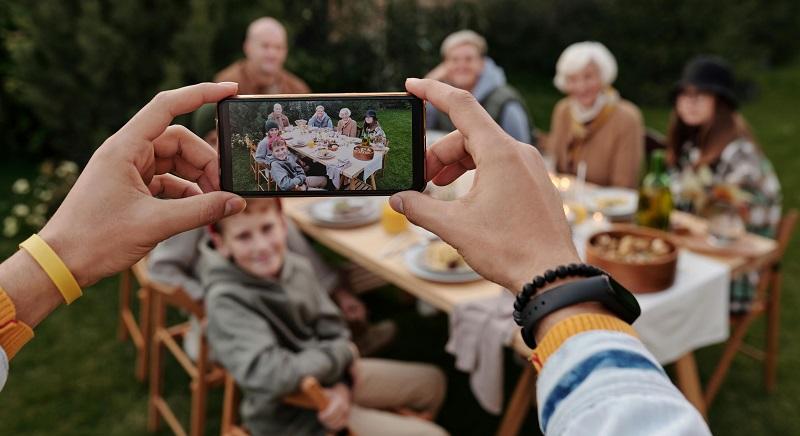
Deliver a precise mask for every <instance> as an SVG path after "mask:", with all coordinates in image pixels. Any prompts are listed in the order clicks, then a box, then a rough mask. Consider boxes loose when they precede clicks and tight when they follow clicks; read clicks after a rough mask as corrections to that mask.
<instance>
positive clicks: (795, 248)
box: [0, 65, 800, 436]
mask: <svg viewBox="0 0 800 436" xmlns="http://www.w3.org/2000/svg"><path fill="white" fill-rule="evenodd" d="M511 77H512V79H516V80H514V83H515V85H518V86H519V88H520V89H521V90H522V91H523V92H524V94H525V95H526V97H527V101H528V104H529V106H530V108H531V110H532V112H533V114H534V117H535V119H536V123H537V125H539V126H545V128H546V126H548V123H549V116H550V113H549V112H550V110H551V108H552V105H553V103H554V102H555V101H556V100H557V99H558V98H559V95H558V94H557V93H556V92H554V91H553V90H552V86H551V85H550V84H549V81H548V80H549V79H548V80H541V81H534V80H530V81H524V80H519V77H518V76H515V75H512V76H511ZM760 82H761V89H762V94H761V97H760V99H759V100H757V101H755V102H753V103H750V104H746V105H745V106H744V113H745V115H746V116H747V118H748V120H749V121H750V122H751V124H752V125H753V127H754V129H755V132H756V134H757V135H758V138H759V139H760V142H761V143H762V145H763V146H764V148H765V149H766V151H767V154H768V155H769V157H770V158H771V159H772V161H773V163H774V165H775V167H776V168H777V170H778V174H779V175H780V177H781V182H782V183H783V187H784V193H785V194H784V195H785V204H786V207H800V198H799V197H798V195H800V194H798V192H800V171H797V168H800V156H799V155H798V154H797V153H796V152H795V150H794V148H793V147H794V146H795V142H796V140H795V138H796V137H797V136H798V134H800V126H798V124H797V120H798V117H797V115H796V111H795V107H796V102H798V101H800V89H798V86H797V85H798V84H799V83H800V65H797V66H794V67H791V68H785V69H781V70H779V71H775V72H770V73H767V74H763V75H762V76H761V77H760ZM643 112H644V114H645V118H646V120H647V124H648V126H651V127H654V128H656V129H658V130H661V131H663V130H664V128H665V126H666V117H667V110H666V109H665V108H663V107H660V108H658V107H657V108H649V107H646V108H643ZM390 119H391V117H388V118H387V117H385V116H384V117H382V119H381V121H382V123H383V124H384V128H386V129H387V133H388V134H389V136H390V138H391V139H392V154H391V156H390V161H391V160H393V159H395V158H397V157H398V156H399V155H400V154H399V153H397V154H395V151H396V149H395V146H396V143H395V138H394V137H393V136H392V135H393V134H394V133H389V132H390V130H389V128H391V125H392V123H391V121H390ZM32 171H34V166H33V165H31V164H25V163H19V162H7V161H3V162H2V163H0V189H3V190H4V189H7V188H6V187H8V186H10V184H11V182H12V181H13V180H14V179H15V178H16V177H19V176H21V175H25V174H31V172H32ZM391 174H392V171H390V170H389V168H387V171H386V175H385V177H387V178H388V177H389V176H390V175H391ZM4 200H5V198H4V197H3V196H0V204H2V202H3V201H4ZM15 242H17V241H8V240H2V239H0V257H2V256H6V255H8V254H10V253H11V252H12V251H13V250H14V247H15ZM798 256H800V240H797V241H795V243H794V244H792V246H791V248H790V250H789V253H788V255H787V259H786V262H785V263H784V271H785V280H784V291H785V292H784V300H783V317H782V337H781V345H782V348H781V355H780V370H779V386H778V390H777V392H776V393H775V394H772V395H768V394H766V393H765V392H764V390H763V388H762V383H761V366H760V364H759V363H757V362H755V361H753V360H751V359H749V358H747V357H744V356H740V357H738V358H737V359H736V361H735V362H734V365H733V367H732V369H731V373H730V376H729V379H728V381H727V382H726V384H725V385H724V386H723V388H722V390H721V391H720V394H719V396H718V399H717V402H716V404H715V405H714V407H713V408H712V409H711V412H710V423H711V428H712V430H713V431H714V433H715V434H720V435H773V434H782V435H794V434H800V420H798V419H797V417H796V415H795V414H796V413H797V412H796V411H797V410H798V409H800V377H798V376H797V375H796V374H795V373H794V371H795V370H797V369H798V368H800V344H798V343H797V342H796V341H794V340H793V339H794V336H795V335H797V334H800V295H799V294H798V292H797V289H798V288H799V287H800V257H798ZM116 286H117V280H116V279H109V280H105V281H103V282H101V283H99V284H97V285H95V286H93V287H92V288H90V289H87V290H86V293H85V296H84V297H83V298H82V299H81V300H80V301H79V302H77V303H76V304H75V305H73V306H71V307H69V308H65V307H63V308H60V309H59V310H57V311H56V313H55V314H54V315H53V316H52V317H50V318H49V319H47V320H46V321H45V322H44V323H43V324H42V325H41V326H40V327H39V328H38V329H37V332H36V333H37V337H36V339H35V340H33V341H32V342H30V343H29V344H28V345H27V346H26V347H25V349H24V350H23V351H22V352H21V353H20V354H19V355H18V356H17V357H16V358H15V360H14V361H13V362H12V369H11V377H10V379H9V381H8V384H7V385H6V387H5V389H4V391H3V392H2V394H0V435H12V434H20V435H23V434H24V435H53V434H58V435H81V436H84V435H141V434H146V428H145V424H146V406H147V387H146V386H145V385H141V384H139V383H137V382H136V381H135V380H134V378H133V355H134V354H133V347H132V346H131V345H130V344H129V343H120V342H117V341H116V339H115V338H116V327H117V315H116V310H117V294H116ZM397 295H398V292H397V290H396V289H393V288H391V287H390V288H387V289H384V290H382V291H381V292H377V293H373V294H370V295H368V296H367V297H366V299H367V301H368V303H369V304H370V307H371V308H372V312H373V315H374V317H375V318H383V317H392V318H394V319H396V320H397V322H398V323H399V325H400V328H401V333H400V337H399V338H398V341H397V343H396V344H395V346H394V347H393V348H392V349H391V350H388V352H387V356H389V357H397V358H405V359H413V360H424V361H429V362H433V363H436V364H438V365H440V366H441V367H442V368H443V369H445V370H446V371H447V372H448V376H449V381H450V385H449V389H448V397H447V401H446V404H445V407H444V409H443V410H442V414H441V416H440V422H441V423H442V424H443V425H444V426H445V427H446V428H447V429H448V430H450V432H451V433H452V434H454V435H485V434H492V433H493V431H494V429H495V428H496V426H497V424H498V422H499V418H497V417H493V416H490V415H488V414H486V413H485V412H483V411H482V410H481V409H480V408H479V407H478V406H477V404H476V402H475V401H474V399H473V397H472V394H471V393H470V390H469V385H468V381H467V376H466V375H465V374H462V373H460V372H458V371H456V370H454V369H453V366H452V358H451V357H450V356H449V355H447V354H446V353H445V352H444V350H443V347H444V342H445V340H446V338H447V320H446V318H445V317H444V316H437V317H434V318H420V317H419V316H417V315H416V313H415V311H414V309H413V306H409V305H407V304H403V303H402V301H401V300H400V299H398V298H397ZM762 329H763V325H762V323H759V324H757V325H756V328H754V329H753V334H752V335H751V337H750V340H751V341H752V342H753V343H756V344H760V343H761V335H760V333H761V332H762V331H763V330H762ZM719 352H720V347H719V346H714V347H709V348H706V349H703V350H700V351H699V352H698V353H697V355H698V364H699V366H700V370H701V375H702V376H703V377H706V378H707V377H708V375H709V373H710V372H711V370H712V369H713V367H714V365H715V363H716V359H717V358H718V356H719ZM507 362H508V363H507V365H506V367H507V370H508V371H507V374H508V376H507V381H506V385H507V386H508V387H509V389H506V395H508V394H509V393H510V384H511V383H512V382H513V379H514V376H515V375H516V374H517V373H518V371H519V366H518V365H517V364H516V363H515V362H514V360H513V359H511V358H509V359H507ZM167 378H168V385H167V387H166V390H167V392H169V397H170V400H171V401H173V402H174V403H175V404H178V405H179V413H180V415H179V416H181V417H184V419H185V417H187V416H188V415H187V414H186V413H185V411H186V410H187V406H188V398H189V396H188V385H187V383H186V381H187V379H186V378H185V377H184V376H182V375H180V371H179V370H178V368H177V367H176V365H175V364H174V362H173V363H172V364H171V366H170V367H169V368H168V377H167ZM219 405H220V395H219V392H218V391H216V392H215V394H214V395H213V396H212V399H211V401H210V405H209V413H208V416H209V421H210V428H209V431H208V433H207V434H218V430H217V429H218V422H219V416H220V409H219ZM465 417H469V418H468V419H465ZM525 428H526V432H525V434H536V433H537V431H536V430H535V429H536V422H535V420H534V419H533V415H531V418H530V419H529V420H528V422H527V423H526V427H525ZM161 434H169V433H168V432H165V431H162V433H161Z"/></svg>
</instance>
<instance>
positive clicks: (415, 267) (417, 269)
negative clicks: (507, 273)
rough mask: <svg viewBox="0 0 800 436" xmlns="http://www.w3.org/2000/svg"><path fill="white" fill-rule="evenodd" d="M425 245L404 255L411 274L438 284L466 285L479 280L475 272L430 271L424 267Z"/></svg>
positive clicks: (410, 249) (415, 247) (413, 248)
mask: <svg viewBox="0 0 800 436" xmlns="http://www.w3.org/2000/svg"><path fill="white" fill-rule="evenodd" d="M427 247H428V244H427V243H424V244H417V245H414V246H413V247H411V248H409V249H408V251H406V253H405V256H404V258H405V262H406V266H407V267H408V270H409V271H410V272H411V274H413V275H415V276H417V277H419V278H421V279H425V280H430V281H432V282H440V283H468V282H474V281H475V280H480V279H481V276H480V274H478V273H476V272H475V271H473V270H471V269H469V270H462V271H457V272H444V271H432V270H430V269H428V267H427V266H426V265H425V249H426V248H427Z"/></svg>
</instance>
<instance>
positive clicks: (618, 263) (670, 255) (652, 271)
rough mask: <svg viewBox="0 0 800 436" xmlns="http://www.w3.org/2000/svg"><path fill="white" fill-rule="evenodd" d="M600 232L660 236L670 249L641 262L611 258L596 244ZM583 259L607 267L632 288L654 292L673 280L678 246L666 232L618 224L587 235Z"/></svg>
mask: <svg viewBox="0 0 800 436" xmlns="http://www.w3.org/2000/svg"><path fill="white" fill-rule="evenodd" d="M603 235H608V236H610V237H612V238H617V239H621V238H622V237H624V236H635V237H637V238H644V239H648V240H653V239H661V240H663V241H664V242H665V243H666V244H667V246H668V247H669V251H668V252H667V253H666V254H662V255H659V256H657V257H654V258H653V259H649V260H648V261H646V262H641V263H633V262H626V261H622V260H619V259H612V258H610V257H608V256H607V255H606V254H605V253H604V252H603V251H602V250H601V249H600V248H598V247H597V245H596V244H597V240H598V239H599V238H601V237H602V236H603ZM586 262H587V263H589V264H591V265H594V266H597V267H599V268H602V269H603V270H605V271H607V272H608V273H609V274H611V276H612V277H614V279H615V280H616V281H618V282H619V283H620V284H622V285H623V286H625V287H626V288H628V290H629V291H631V292H634V293H646V292H657V291H662V290H664V289H667V288H669V287H670V286H672V283H673V282H674V281H675V271H676V269H677V265H678V247H677V246H676V245H675V243H673V242H672V240H671V237H670V235H669V234H668V233H665V232H662V231H658V230H653V229H647V228H642V227H637V226H632V225H617V226H614V227H612V228H611V230H609V231H606V232H600V233H597V234H595V235H592V237H590V238H589V240H588V241H587V243H586Z"/></svg>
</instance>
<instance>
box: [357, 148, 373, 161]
mask: <svg viewBox="0 0 800 436" xmlns="http://www.w3.org/2000/svg"><path fill="white" fill-rule="evenodd" d="M353 157H354V158H356V159H358V160H367V161H369V160H372V158H374V157H375V150H373V149H372V148H371V147H365V146H363V145H357V146H355V147H353Z"/></svg>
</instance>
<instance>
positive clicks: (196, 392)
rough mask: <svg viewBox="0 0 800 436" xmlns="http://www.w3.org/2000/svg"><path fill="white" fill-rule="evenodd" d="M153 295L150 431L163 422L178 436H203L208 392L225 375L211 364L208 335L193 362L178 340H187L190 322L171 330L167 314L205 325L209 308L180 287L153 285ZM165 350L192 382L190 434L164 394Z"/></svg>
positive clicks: (200, 339)
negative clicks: (173, 311)
mask: <svg viewBox="0 0 800 436" xmlns="http://www.w3.org/2000/svg"><path fill="white" fill-rule="evenodd" d="M151 295H152V322H153V326H152V331H153V339H152V343H151V351H150V398H149V402H148V421H147V428H148V430H149V431H151V432H154V431H157V430H158V428H159V426H160V421H161V419H163V420H164V421H165V422H166V423H167V425H169V427H170V428H171V429H172V431H173V432H174V433H175V434H176V435H181V436H185V435H187V434H188V435H191V436H200V435H202V434H203V433H204V430H205V422H206V402H207V397H208V390H209V388H211V387H214V386H218V385H220V384H222V383H223V381H224V378H225V371H224V370H223V369H222V368H221V367H219V366H217V365H214V364H212V363H211V362H210V360H209V356H208V355H209V350H208V342H207V341H206V337H205V335H204V334H201V335H200V338H199V341H200V343H199V347H198V350H199V351H198V355H197V359H196V361H192V359H191V358H190V357H189V356H188V355H187V354H186V352H185V351H184V350H183V348H181V346H180V344H178V341H177V340H176V339H177V338H180V337H185V336H186V333H187V332H188V330H189V328H190V324H189V322H183V323H180V324H178V325H173V326H167V325H166V311H167V308H168V307H172V308H177V309H181V310H182V311H184V312H186V313H188V314H189V315H193V316H194V317H196V318H197V319H198V320H199V321H200V324H201V325H203V324H204V320H205V308H204V307H203V303H202V301H195V300H194V299H192V297H191V296H189V294H187V293H186V291H184V290H183V289H182V288H180V287H170V286H164V285H160V284H158V283H153V287H152V293H151ZM164 350H167V351H169V352H170V353H171V354H172V356H173V357H174V358H175V359H176V360H177V361H178V363H179V364H180V366H181V367H182V368H183V369H184V371H186V373H187V374H188V375H189V378H190V383H189V388H190V390H191V406H190V407H191V411H190V423H189V431H188V432H187V431H186V430H185V429H184V427H183V426H182V425H181V422H180V421H179V420H178V419H177V417H176V416H175V414H174V412H173V411H172V409H171V408H170V406H169V404H167V402H166V399H165V398H164V396H163V394H162V390H163V384H164V365H163V356H162V352H163V351H164Z"/></svg>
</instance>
